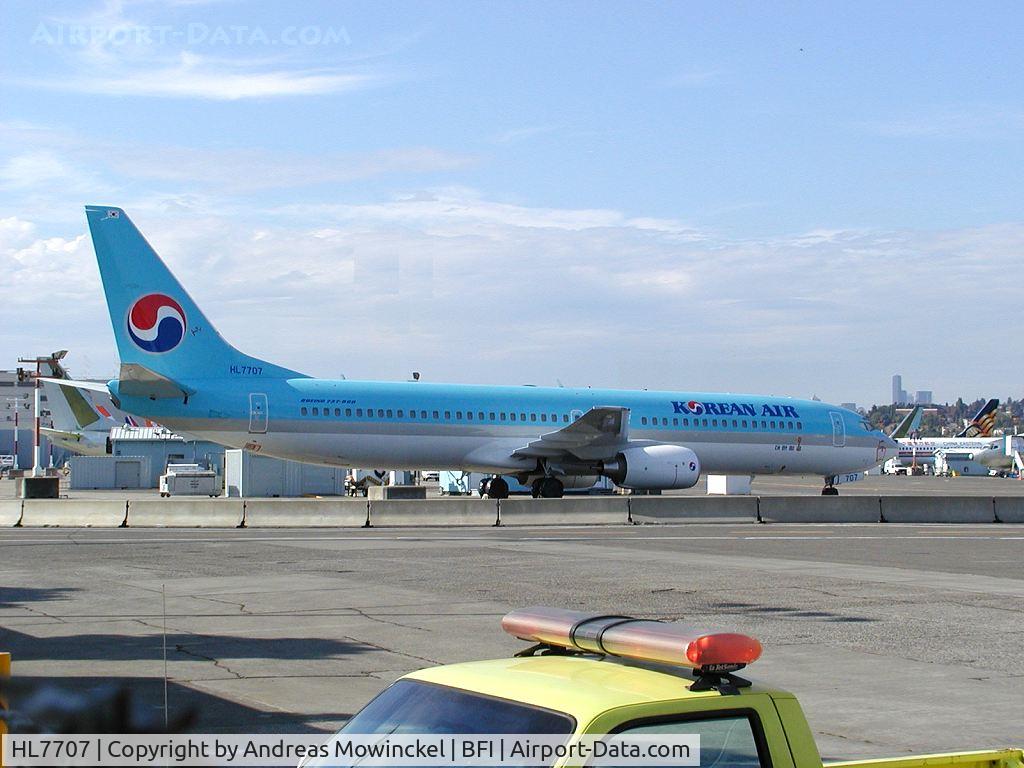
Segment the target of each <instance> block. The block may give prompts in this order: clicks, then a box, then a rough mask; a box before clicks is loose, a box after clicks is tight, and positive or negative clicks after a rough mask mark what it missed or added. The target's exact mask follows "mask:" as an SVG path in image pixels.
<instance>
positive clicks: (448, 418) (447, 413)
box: [444, 411, 452, 421]
mask: <svg viewBox="0 0 1024 768" xmlns="http://www.w3.org/2000/svg"><path fill="white" fill-rule="evenodd" d="M444 418H445V420H446V421H451V420H452V412H451V411H445V412H444Z"/></svg>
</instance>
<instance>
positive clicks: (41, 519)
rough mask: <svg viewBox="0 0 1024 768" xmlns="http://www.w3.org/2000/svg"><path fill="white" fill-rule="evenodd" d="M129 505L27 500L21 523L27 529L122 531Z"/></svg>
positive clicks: (115, 501)
mask: <svg viewBox="0 0 1024 768" xmlns="http://www.w3.org/2000/svg"><path fill="white" fill-rule="evenodd" d="M127 514H128V502H127V501H122V500H119V499H95V500H92V499H51V500H45V501H44V500H42V499H40V500H37V501H32V500H26V501H25V506H24V509H23V511H22V515H21V524H22V525H23V526H24V527H26V528H42V527H48V526H53V527H60V528H120V527H121V526H122V525H124V521H125V517H126V516H127Z"/></svg>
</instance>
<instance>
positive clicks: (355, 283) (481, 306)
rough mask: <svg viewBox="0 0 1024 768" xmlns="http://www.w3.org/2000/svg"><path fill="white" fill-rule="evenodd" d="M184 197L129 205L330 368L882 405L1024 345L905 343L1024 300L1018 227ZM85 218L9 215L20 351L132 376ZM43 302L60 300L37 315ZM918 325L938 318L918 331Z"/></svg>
mask: <svg viewBox="0 0 1024 768" xmlns="http://www.w3.org/2000/svg"><path fill="white" fill-rule="evenodd" d="M174 205H175V208H174V209H172V210H168V209H167V208H166V206H165V204H162V203H158V202H156V201H154V200H152V199H151V200H150V201H149V202H147V201H142V202H140V203H139V204H132V203H131V202H129V203H128V204H127V208H128V211H129V214H130V215H132V216H133V218H134V220H135V221H136V223H137V224H138V225H139V227H140V228H141V229H142V231H143V232H144V233H145V234H146V235H147V238H148V239H149V240H150V242H151V243H152V244H153V245H154V247H156V248H157V250H158V251H159V252H160V253H161V254H162V255H163V256H164V258H165V259H166V260H167V262H168V263H169V264H170V266H171V267H172V269H173V270H174V271H175V272H176V274H177V275H178V276H179V277H180V279H181V280H182V282H183V284H184V285H185V286H186V288H188V289H189V290H190V292H192V294H193V297H194V298H195V299H196V300H197V301H198V302H199V304H200V306H202V307H204V309H205V310H206V312H207V314H208V315H209V317H210V318H211V320H212V321H213V322H214V323H215V324H216V325H217V326H218V327H219V328H220V330H221V331H222V333H223V334H224V335H225V336H226V337H227V338H228V339H230V340H231V341H232V342H234V343H236V344H237V345H238V346H240V347H241V348H242V349H245V350H246V351H248V352H250V353H253V354H257V355H260V356H262V357H266V358H268V359H271V360H274V361H276V362H280V363H282V364H285V365H288V366H291V367H294V368H297V369H299V370H306V371H308V372H310V373H313V374H316V375H326V376H336V375H337V374H338V373H340V372H345V373H346V374H347V375H348V376H349V377H353V378H358V377H362V378H404V377H405V376H406V375H407V374H408V371H409V370H412V369H420V370H423V371H425V372H426V375H427V377H428V378H430V379H433V380H456V381H460V380H461V381H492V382H502V381H504V382H509V381H512V382H522V381H533V382H535V383H550V382H553V381H554V379H555V378H562V379H563V380H565V381H567V382H569V383H574V384H581V383H582V384H586V383H591V384H595V385H613V386H628V387H639V386H648V387H651V388H654V387H667V388H670V387H686V388H702V389H710V390H734V391H735V390H748V391H749V390H754V391H758V390H760V391H770V392H775V393H780V394H796V395H801V394H809V393H810V392H812V391H817V392H819V393H820V394H822V395H824V396H826V398H830V399H833V400H842V399H858V400H861V399H864V397H865V395H863V392H864V389H865V387H869V386H871V385H872V384H871V382H875V381H877V382H878V390H879V393H880V396H884V384H885V380H886V378H885V377H886V376H887V375H888V373H889V372H891V370H897V369H900V370H905V371H908V372H909V371H911V370H913V371H914V374H915V379H916V380H926V379H927V378H928V376H929V370H930V369H929V367H928V366H929V365H932V364H933V362H934V361H936V360H937V361H940V363H939V364H941V365H944V368H943V370H942V371H941V374H935V375H936V376H938V375H943V376H944V379H945V381H947V382H948V384H947V386H948V387H951V388H955V389H953V391H952V392H951V394H960V393H961V392H962V393H964V394H971V393H972V392H973V391H974V390H972V389H971V387H972V386H979V387H980V386H983V385H984V384H985V383H986V382H990V381H992V380H1003V379H1001V378H1000V377H1001V376H1002V373H1003V370H1002V369H1003V368H1006V369H1007V370H1009V368H1012V367H1013V365H1014V363H1013V361H1015V360H1016V359H1019V355H1020V353H1021V352H1022V351H1024V350H1022V349H1021V341H1020V340H1019V339H1017V338H1015V337H1014V336H1013V335H1012V334H993V333H988V332H985V333H978V334H972V336H971V352H970V355H969V357H970V359H973V360H984V361H986V363H985V365H984V366H983V368H984V373H981V372H980V371H979V370H978V369H977V367H976V366H969V365H968V366H957V367H956V368H955V370H954V371H952V372H950V371H949V368H948V360H949V359H950V356H951V355H952V356H953V357H956V356H957V354H958V353H957V349H959V347H955V346H954V347H946V348H945V349H943V345H941V344H938V345H930V344H914V343H909V344H904V343H898V344H892V343H889V341H888V340H890V339H892V338H893V334H894V333H899V332H900V331H901V330H903V331H906V332H907V333H911V334H913V333H918V334H921V335H922V337H928V336H930V335H931V334H933V333H934V334H936V335H937V336H936V337H937V338H943V334H944V333H945V331H944V330H943V328H942V325H941V319H940V318H936V307H941V306H943V305H944V303H949V305H950V306H956V307H965V306H966V307H971V306H984V307H989V306H1014V305H1015V302H1016V299H1017V297H1016V287H1015V285H1014V284H1013V283H1012V281H1007V280H1005V279H1003V277H1001V276H1005V275H1006V274H1012V273H1013V272H1014V270H1015V269H1016V266H1017V263H1018V261H1019V253H1020V252H1021V250H1022V249H1024V225H1020V224H1014V223H1009V224H1005V225H1001V226H998V227H985V228H976V229H961V230H955V231H947V232H912V231H889V232H870V231H861V230H841V229H821V230H813V231H810V232H805V233H798V234H796V235H794V236H792V237H780V238H773V239H760V240H758V239H745V240H734V239H730V238H727V237H723V236H721V235H716V234H715V233H709V232H703V231H698V230H694V229H692V228H690V227H687V226H685V225H683V224H682V223H680V222H675V221H671V220H669V221H662V220H660V219H654V220H653V221H654V223H655V224H656V225H657V226H652V221H651V220H649V219H648V218H647V217H642V216H631V215H628V214H626V213H624V212H620V211H614V210H604V209H595V210H590V209H559V208H538V207H531V206H525V205H513V204H509V203H503V202H497V201H493V200H489V199H487V198H486V197H483V196H481V195H480V194H478V193H474V192H472V191H471V190H459V189H445V190H434V191H426V192H422V193H418V194H411V195H407V196H405V197H403V198H402V199H398V200H393V201H389V202H380V203H366V204H363V205H351V206H340V205H331V206H313V205H303V206H299V205H295V206H290V207H287V208H277V209H275V210H273V211H259V210H257V211H248V212H245V211H243V210H242V209H239V210H238V211H237V212H233V213H224V212H223V211H224V209H223V208H221V207H220V206H219V205H218V204H216V201H213V204H209V203H208V201H194V200H181V201H177V200H176V201H174ZM83 230H84V227H81V228H79V229H77V230H75V231H71V232H64V231H59V230H55V229H54V228H53V227H44V226H42V225H33V224H31V223H29V221H27V220H25V219H24V218H23V217H9V218H5V219H0V269H2V271H3V273H4V274H5V275H9V276H10V279H9V280H7V281H6V282H5V283H3V284H2V285H0V307H3V309H0V351H2V352H3V353H4V354H7V356H8V357H11V356H12V355H14V354H24V353H25V351H26V348H28V349H32V348H36V347H38V348H39V349H49V348H51V347H52V348H60V347H66V348H71V349H72V350H73V353H76V354H77V353H79V352H81V353H83V354H87V355H88V357H89V359H90V360H92V361H94V367H97V368H99V370H94V371H92V373H94V374H96V375H104V374H108V373H110V372H111V371H113V370H114V365H115V360H114V351H113V346H112V343H111V341H110V333H109V328H108V321H107V318H106V314H105V307H104V305H103V301H102V296H101V292H100V287H99V283H98V280H97V279H96V270H95V267H94V266H93V263H94V262H93V256H92V253H91V247H90V245H89V243H88V239H87V237H85V236H84V235H83V234H82V232H83ZM40 303H42V305H43V306H46V307H47V308H48V310H50V311H46V312H42V313H40V312H38V311H36V310H37V309H38V306H39V305H40ZM54 308H58V309H59V311H52V310H53V309H54ZM29 312H31V313H33V314H32V316H33V317H34V318H35V321H34V322H33V323H30V324H24V323H21V324H19V327H20V331H19V337H18V339H17V344H18V347H17V348H14V347H13V343H14V342H13V341H11V338H12V337H10V336H8V335H5V334H4V331H3V330H2V328H3V327H4V326H7V327H10V326H12V325H15V322H14V319H16V318H17V317H22V316H23V315H24V313H29ZM8 313H10V314H8ZM901 317H904V318H905V317H928V318H936V323H937V324H936V325H935V326H934V328H933V327H931V326H927V325H926V327H922V326H920V324H918V323H916V322H915V323H913V324H912V326H911V327H910V328H907V327H905V326H904V325H901V320H900V318H901ZM26 345H27V347H26ZM941 361H945V362H944V363H942V362H941ZM1004 361H1008V362H1004ZM104 365H105V366H106V367H105V368H104V367H103V366H104ZM524 371H529V373H524ZM1005 380H1015V379H1013V378H1012V374H1010V373H1007V374H1006V377H1005ZM933 386H935V388H936V389H939V387H938V386H937V385H933ZM940 391H941V390H940ZM978 394H983V393H981V392H979V393H978ZM1003 394H1007V393H1003Z"/></svg>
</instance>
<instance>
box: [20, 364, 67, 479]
mask: <svg viewBox="0 0 1024 768" xmlns="http://www.w3.org/2000/svg"><path fill="white" fill-rule="evenodd" d="M67 353H68V351H67V350H66V349H64V350H61V351H60V352H54V353H53V354H51V355H47V356H46V357H19V358H18V362H19V363H35V366H36V372H35V374H34V376H35V387H34V393H35V414H34V415H35V430H34V438H35V439H34V442H33V445H32V477H39V476H40V475H41V474H42V473H43V461H42V459H43V456H42V448H41V446H40V444H39V441H40V430H39V419H40V417H41V415H42V391H43V382H42V375H43V370H42V366H43V363H46V364H47V365H49V366H50V367H51V369H52V368H53V366H55V365H56V364H57V362H58V361H59V360H61V359H62V358H63V357H64V355H66V354H67ZM32 375H33V374H32V373H30V372H26V371H25V370H24V369H22V368H19V369H18V379H19V380H22V379H24V378H27V377H29V376H32Z"/></svg>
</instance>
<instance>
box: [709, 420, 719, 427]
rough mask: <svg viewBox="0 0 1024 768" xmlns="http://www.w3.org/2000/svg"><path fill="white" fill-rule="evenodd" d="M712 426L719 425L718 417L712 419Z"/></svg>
mask: <svg viewBox="0 0 1024 768" xmlns="http://www.w3.org/2000/svg"><path fill="white" fill-rule="evenodd" d="M711 426H712V427H717V426H718V419H712V420H711Z"/></svg>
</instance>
